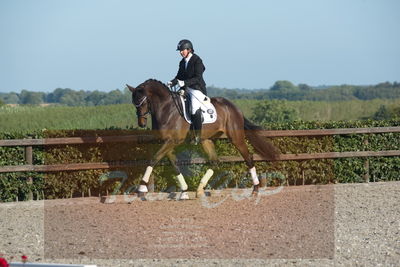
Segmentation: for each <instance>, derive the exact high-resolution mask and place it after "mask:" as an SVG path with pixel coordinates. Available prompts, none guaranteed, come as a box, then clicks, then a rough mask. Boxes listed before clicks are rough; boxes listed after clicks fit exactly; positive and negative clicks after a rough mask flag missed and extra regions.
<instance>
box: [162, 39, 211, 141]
mask: <svg viewBox="0 0 400 267" xmlns="http://www.w3.org/2000/svg"><path fill="white" fill-rule="evenodd" d="M176 50H177V51H179V52H180V54H181V56H182V60H181V61H180V62H179V70H178V73H177V74H176V76H175V78H174V79H173V80H171V81H170V82H168V83H167V84H168V85H169V86H175V85H176V84H178V85H179V87H180V88H181V90H179V93H180V94H181V95H183V94H184V93H185V92H186V93H187V94H188V95H189V97H190V103H191V110H192V112H191V121H192V128H193V130H194V133H195V143H196V144H198V143H199V141H200V136H201V126H202V114H201V109H200V105H201V101H203V100H204V99H205V98H206V95H207V90H206V83H205V82H204V79H203V72H204V71H205V69H206V68H205V67H204V65H203V61H202V60H201V58H200V57H199V56H198V55H196V54H195V53H194V49H193V44H192V42H191V41H189V40H187V39H183V40H181V41H179V43H178V46H177V49H176Z"/></svg>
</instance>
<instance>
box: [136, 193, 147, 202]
mask: <svg viewBox="0 0 400 267" xmlns="http://www.w3.org/2000/svg"><path fill="white" fill-rule="evenodd" d="M138 198H139V199H140V200H142V201H146V200H147V199H146V193H144V192H138Z"/></svg>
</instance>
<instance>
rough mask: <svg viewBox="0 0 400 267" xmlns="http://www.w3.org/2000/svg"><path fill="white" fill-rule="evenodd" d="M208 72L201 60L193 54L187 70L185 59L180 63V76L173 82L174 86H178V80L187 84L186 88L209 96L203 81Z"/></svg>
mask: <svg viewBox="0 0 400 267" xmlns="http://www.w3.org/2000/svg"><path fill="white" fill-rule="evenodd" d="M205 70H206V68H205V67H204V64H203V61H202V60H201V58H200V57H199V56H198V55H196V54H193V55H192V57H191V58H190V60H189V62H188V65H187V68H185V59H184V58H182V60H181V61H180V62H179V70H178V74H176V76H175V79H173V80H172V84H173V85H176V84H177V83H178V80H181V81H184V82H185V87H190V88H192V89H195V90H200V91H202V92H203V94H205V95H207V89H206V83H205V81H204V79H203V72H204V71H205Z"/></svg>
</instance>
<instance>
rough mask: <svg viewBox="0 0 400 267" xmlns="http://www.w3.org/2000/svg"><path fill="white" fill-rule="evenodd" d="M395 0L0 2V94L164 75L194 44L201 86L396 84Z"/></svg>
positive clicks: (399, 70)
mask: <svg viewBox="0 0 400 267" xmlns="http://www.w3.org/2000/svg"><path fill="white" fill-rule="evenodd" d="M399 11H400V1H398V0H279V1H277V0H260V1H252V0H247V1H243V0H240V1H234V0H202V1H187V0H184V1H177V0H168V1H165V0H159V1H155V0H146V1H142V0H140V1H139V0H138V1H134V0H107V1H105V0H0V36H1V41H0V92H10V91H16V92H19V91H21V90H22V89H26V90H32V91H52V90H54V89H55V88H57V87H61V88H72V89H75V90H78V89H79V90H80V89H83V90H104V91H109V90H114V89H116V88H119V89H123V88H124V85H125V83H129V84H132V85H138V84H139V83H141V82H143V81H144V80H146V79H148V78H156V79H158V80H161V81H164V82H166V81H168V80H170V79H172V78H173V77H174V76H175V74H176V71H177V68H178V62H179V60H180V56H179V54H178V53H177V52H176V51H175V48H176V44H177V43H178V41H179V40H180V39H183V38H188V39H190V40H192V41H193V43H194V48H195V50H196V52H197V53H198V54H199V55H200V56H201V57H202V58H203V61H204V63H205V65H206V68H207V69H206V72H205V73H204V77H205V80H206V82H207V85H214V86H218V87H226V88H248V89H256V88H269V87H271V86H272V85H273V84H274V82H275V81H277V80H289V81H291V82H293V83H294V84H299V83H306V84H308V85H324V84H326V85H334V84H357V85H365V84H376V83H379V82H385V81H390V82H394V81H400V15H399Z"/></svg>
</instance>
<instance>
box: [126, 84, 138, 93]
mask: <svg viewBox="0 0 400 267" xmlns="http://www.w3.org/2000/svg"><path fill="white" fill-rule="evenodd" d="M126 86H127V87H128V89H129V91H131V92H132V93H133V92H135V90H136V88H135V87H132V86H130V85H129V84H127V85H126Z"/></svg>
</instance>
